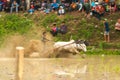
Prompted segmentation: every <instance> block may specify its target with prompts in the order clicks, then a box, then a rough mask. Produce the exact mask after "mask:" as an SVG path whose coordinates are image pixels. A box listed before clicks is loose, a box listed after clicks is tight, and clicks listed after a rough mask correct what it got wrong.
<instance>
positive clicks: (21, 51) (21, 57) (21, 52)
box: [16, 47, 24, 80]
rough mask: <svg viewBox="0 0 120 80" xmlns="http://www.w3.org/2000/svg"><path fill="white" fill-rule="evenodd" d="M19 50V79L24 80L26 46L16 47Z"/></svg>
mask: <svg viewBox="0 0 120 80" xmlns="http://www.w3.org/2000/svg"><path fill="white" fill-rule="evenodd" d="M16 50H17V53H16V55H17V80H23V65H24V48H23V47H16Z"/></svg>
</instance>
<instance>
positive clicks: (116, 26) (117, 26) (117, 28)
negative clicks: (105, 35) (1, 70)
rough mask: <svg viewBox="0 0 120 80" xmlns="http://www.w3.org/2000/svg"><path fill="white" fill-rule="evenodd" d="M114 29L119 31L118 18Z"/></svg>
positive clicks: (119, 22)
mask: <svg viewBox="0 0 120 80" xmlns="http://www.w3.org/2000/svg"><path fill="white" fill-rule="evenodd" d="M115 30H116V31H120V19H118V21H117V23H116V24H115Z"/></svg>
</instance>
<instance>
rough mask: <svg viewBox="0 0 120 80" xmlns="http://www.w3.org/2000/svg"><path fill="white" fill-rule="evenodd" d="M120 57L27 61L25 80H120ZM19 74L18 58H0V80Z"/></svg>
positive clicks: (35, 59)
mask: <svg viewBox="0 0 120 80" xmlns="http://www.w3.org/2000/svg"><path fill="white" fill-rule="evenodd" d="M119 58H120V56H87V57H86V58H85V59H82V58H76V59H75V58H25V59H24V75H23V80H120V76H119V75H120V62H119V60H120V59H119ZM16 73H17V72H16V59H15V58H0V80H16Z"/></svg>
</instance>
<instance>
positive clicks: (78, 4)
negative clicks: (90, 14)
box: [77, 2, 83, 11]
mask: <svg viewBox="0 0 120 80" xmlns="http://www.w3.org/2000/svg"><path fill="white" fill-rule="evenodd" d="M77 8H78V11H82V8H83V4H82V2H77Z"/></svg>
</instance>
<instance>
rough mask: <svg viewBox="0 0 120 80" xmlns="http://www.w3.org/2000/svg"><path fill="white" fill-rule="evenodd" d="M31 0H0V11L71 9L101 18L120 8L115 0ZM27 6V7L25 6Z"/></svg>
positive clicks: (47, 11) (57, 10)
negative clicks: (27, 0) (57, 0)
mask: <svg viewBox="0 0 120 80" xmlns="http://www.w3.org/2000/svg"><path fill="white" fill-rule="evenodd" d="M60 1H61V2H56V0H31V1H30V4H28V3H27V2H26V1H25V0H21V1H19V2H18V1H17V0H16V1H15V0H12V1H11V0H0V11H6V12H10V13H12V12H13V11H15V12H19V11H23V12H24V11H27V12H29V13H31V14H32V13H34V11H42V12H44V13H46V14H48V13H50V12H52V11H56V12H57V13H58V15H64V14H65V13H66V12H71V11H84V12H85V13H86V14H85V16H86V17H88V18H89V16H90V15H93V16H95V17H97V18H98V19H100V18H101V16H102V15H104V14H105V13H106V12H108V13H110V14H112V13H114V12H115V11H117V10H120V4H117V2H116V1H115V0H110V1H109V0H103V1H98V0H90V1H89V0H72V1H71V0H70V1H67V0H60ZM27 6H29V8H27Z"/></svg>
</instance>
